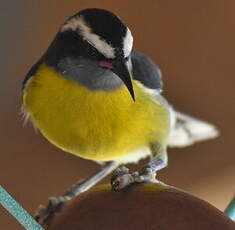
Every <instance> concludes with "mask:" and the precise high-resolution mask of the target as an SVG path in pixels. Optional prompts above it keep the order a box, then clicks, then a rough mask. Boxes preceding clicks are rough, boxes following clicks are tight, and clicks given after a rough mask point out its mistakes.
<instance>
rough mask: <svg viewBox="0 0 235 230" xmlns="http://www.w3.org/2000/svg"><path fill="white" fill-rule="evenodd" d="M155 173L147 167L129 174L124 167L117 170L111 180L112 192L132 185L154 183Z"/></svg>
mask: <svg viewBox="0 0 235 230" xmlns="http://www.w3.org/2000/svg"><path fill="white" fill-rule="evenodd" d="M155 177H156V171H155V170H153V169H152V168H151V167H150V166H149V165H147V166H145V167H143V168H142V169H141V170H140V171H139V172H138V171H137V172H133V173H129V169H128V168H126V167H125V166H122V167H121V168H118V169H117V170H116V172H114V174H113V176H112V178H111V185H112V189H113V190H114V191H119V190H122V189H124V188H126V187H128V186H129V185H131V184H134V183H143V182H151V181H154V180H155Z"/></svg>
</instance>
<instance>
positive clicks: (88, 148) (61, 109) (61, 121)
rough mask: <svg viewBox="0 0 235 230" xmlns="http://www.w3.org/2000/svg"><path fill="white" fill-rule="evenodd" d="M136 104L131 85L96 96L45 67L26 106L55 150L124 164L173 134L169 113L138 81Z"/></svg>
mask: <svg viewBox="0 0 235 230" xmlns="http://www.w3.org/2000/svg"><path fill="white" fill-rule="evenodd" d="M133 87H134V91H135V96H136V101H135V102H134V101H133V100H132V98H131V96H130V94H129V92H128V90H127V89H126V87H125V86H122V87H120V88H119V89H116V90H112V91H101V90H100V91H95V90H89V89H87V88H86V87H83V86H82V85H80V84H79V83H77V82H74V81H71V80H68V79H66V78H64V77H63V76H61V75H59V74H57V73H55V72H54V71H53V70H52V69H50V68H49V67H47V66H46V65H42V66H41V67H40V69H39V70H38V71H37V73H36V74H35V76H34V77H32V78H31V80H30V81H29V83H28V85H27V87H26V90H25V92H24V97H23V103H24V106H25V108H26V110H27V112H28V113H29V114H30V117H31V119H32V121H33V123H34V124H35V125H36V126H37V127H38V129H39V130H40V131H41V133H42V134H43V135H44V136H45V137H46V138H47V139H48V140H49V141H50V142H51V143H53V144H54V145H56V146H57V147H59V148H61V149H63V150H65V151H66V152H70V153H72V154H75V155H78V156H80V157H82V158H87V159H92V160H97V161H109V160H119V159H121V158H122V157H124V156H126V155H128V154H129V153H130V152H133V151H135V150H137V149H139V148H141V147H145V146H148V145H149V143H150V142H159V143H163V142H164V141H166V139H167V135H168V132H169V116H168V111H167V109H166V108H165V107H164V106H163V105H162V104H160V103H156V101H155V100H154V99H153V98H151V96H150V94H148V93H146V92H145V91H144V88H143V87H142V85H141V84H140V83H138V82H136V81H134V82H133Z"/></svg>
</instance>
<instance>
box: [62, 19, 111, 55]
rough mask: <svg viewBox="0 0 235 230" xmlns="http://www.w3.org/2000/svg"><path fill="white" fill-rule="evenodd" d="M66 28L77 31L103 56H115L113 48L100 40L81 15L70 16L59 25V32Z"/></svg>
mask: <svg viewBox="0 0 235 230" xmlns="http://www.w3.org/2000/svg"><path fill="white" fill-rule="evenodd" d="M67 30H73V31H79V33H80V34H81V35H82V37H83V39H84V40H86V41H87V42H89V43H90V44H91V45H92V46H93V47H95V48H96V49H97V50H98V51H99V52H100V53H102V54H103V55H104V56H105V57H107V58H115V52H114V48H113V47H112V46H111V45H109V44H108V43H107V42H105V41H104V40H102V39H101V38H100V37H99V36H98V35H96V34H94V33H92V31H91V28H90V27H88V26H87V25H86V23H85V21H84V20H83V18H82V17H81V16H80V17H77V18H71V19H70V20H68V21H67V22H66V23H65V24H64V25H63V26H62V27H61V32H64V31H67Z"/></svg>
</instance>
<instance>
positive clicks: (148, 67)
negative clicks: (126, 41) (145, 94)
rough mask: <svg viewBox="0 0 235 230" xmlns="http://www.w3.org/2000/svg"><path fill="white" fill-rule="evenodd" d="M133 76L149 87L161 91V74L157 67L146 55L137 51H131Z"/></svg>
mask: <svg viewBox="0 0 235 230" xmlns="http://www.w3.org/2000/svg"><path fill="white" fill-rule="evenodd" d="M131 62H132V72H133V78H134V79H135V80H138V81H140V82H141V83H142V84H143V85H144V86H146V87H147V88H149V89H154V90H157V91H158V92H161V91H162V87H163V83H162V74H161V71H160V69H159V67H158V66H157V65H156V64H155V63H154V62H153V61H152V60H151V59H150V58H149V57H147V56H145V55H144V54H142V53H140V52H138V51H135V50H134V51H132V53H131Z"/></svg>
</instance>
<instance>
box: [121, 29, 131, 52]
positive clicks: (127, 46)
mask: <svg viewBox="0 0 235 230" xmlns="http://www.w3.org/2000/svg"><path fill="white" fill-rule="evenodd" d="M132 47H133V37H132V34H131V31H130V30H129V28H127V31H126V36H125V37H124V38H123V53H124V56H125V57H128V56H129V55H130V53H131V50H132Z"/></svg>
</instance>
